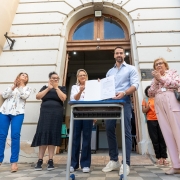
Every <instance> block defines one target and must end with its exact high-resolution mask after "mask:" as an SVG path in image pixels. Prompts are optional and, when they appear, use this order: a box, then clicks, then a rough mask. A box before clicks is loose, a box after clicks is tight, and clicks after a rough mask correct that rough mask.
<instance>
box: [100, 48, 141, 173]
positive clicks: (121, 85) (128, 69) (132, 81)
mask: <svg viewBox="0 0 180 180" xmlns="http://www.w3.org/2000/svg"><path fill="white" fill-rule="evenodd" d="M114 58H115V61H116V63H115V65H114V67H113V68H111V69H110V70H109V71H108V72H107V74H106V77H107V78H112V77H113V78H114V83H115V97H113V99H123V100H125V101H126V103H125V104H124V123H125V143H126V164H127V166H126V167H127V169H126V172H127V175H128V174H129V172H130V154H131V148H132V137H131V101H130V96H129V95H130V94H132V93H133V92H135V91H136V90H137V89H138V86H139V78H138V73H137V70H136V68H135V67H134V66H132V65H129V64H126V62H125V61H124V58H125V52H124V49H123V48H122V47H116V48H115V50H114ZM111 83H112V81H111ZM107 84H108V83H107ZM109 92H112V90H110V91H109ZM109 92H108V93H109ZM108 93H107V94H108ZM105 94H106V93H105ZM111 97H112V96H111ZM105 125H106V133H107V140H108V146H109V156H110V161H109V163H108V164H107V165H106V167H104V168H103V169H102V171H103V172H110V171H112V170H115V169H117V168H119V167H120V163H119V161H118V154H119V153H118V144H117V139H116V134H115V129H116V120H106V121H105ZM121 174H123V165H121V167H120V171H119V175H121Z"/></svg>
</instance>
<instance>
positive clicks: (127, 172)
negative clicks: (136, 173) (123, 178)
mask: <svg viewBox="0 0 180 180" xmlns="http://www.w3.org/2000/svg"><path fill="white" fill-rule="evenodd" d="M129 173H130V168H129V166H128V165H127V164H126V174H127V176H128V175H129ZM121 174H123V164H122V165H121V167H120V170H119V175H121Z"/></svg>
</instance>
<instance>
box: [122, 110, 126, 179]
mask: <svg viewBox="0 0 180 180" xmlns="http://www.w3.org/2000/svg"><path fill="white" fill-rule="evenodd" d="M121 130H122V159H123V175H124V178H123V179H124V180H127V172H126V143H125V127H124V107H121Z"/></svg>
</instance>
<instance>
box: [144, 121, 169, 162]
mask: <svg viewBox="0 0 180 180" xmlns="http://www.w3.org/2000/svg"><path fill="white" fill-rule="evenodd" d="M147 126H148V131H149V136H150V138H151V141H152V144H153V147H154V151H155V154H156V158H157V159H159V158H167V148H166V143H165V141H164V137H163V135H162V132H161V129H160V127H159V123H158V121H157V120H148V121H147Z"/></svg>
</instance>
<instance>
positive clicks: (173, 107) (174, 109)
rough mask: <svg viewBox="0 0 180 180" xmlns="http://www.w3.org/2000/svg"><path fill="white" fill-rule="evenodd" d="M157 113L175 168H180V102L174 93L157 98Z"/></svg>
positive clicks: (166, 93)
mask: <svg viewBox="0 0 180 180" xmlns="http://www.w3.org/2000/svg"><path fill="white" fill-rule="evenodd" d="M155 111H156V115H157V118H158V122H159V125H160V128H161V131H162V134H163V136H164V140H165V142H166V145H167V148H168V151H169V155H170V158H171V161H172V167H173V168H180V158H179V155H180V102H179V101H177V100H176V98H175V95H174V92H173V91H166V92H160V93H158V94H156V96H155Z"/></svg>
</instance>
